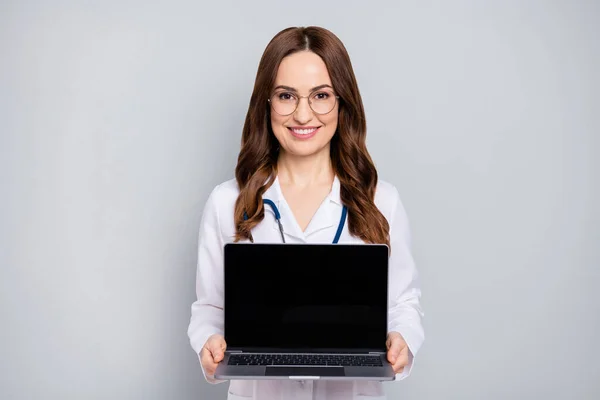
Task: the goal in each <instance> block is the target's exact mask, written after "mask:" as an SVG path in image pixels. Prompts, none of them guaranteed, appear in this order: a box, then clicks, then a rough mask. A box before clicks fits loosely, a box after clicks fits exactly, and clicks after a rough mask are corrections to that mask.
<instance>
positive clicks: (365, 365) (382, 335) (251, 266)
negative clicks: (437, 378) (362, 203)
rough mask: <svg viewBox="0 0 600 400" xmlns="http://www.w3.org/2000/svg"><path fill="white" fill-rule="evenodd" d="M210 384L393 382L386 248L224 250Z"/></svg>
mask: <svg viewBox="0 0 600 400" xmlns="http://www.w3.org/2000/svg"><path fill="white" fill-rule="evenodd" d="M224 250H225V254H224V259H225V262H224V264H225V265H224V313H225V321H224V322H225V325H224V336H225V341H226V343H227V349H226V352H225V357H224V358H223V360H222V361H221V362H220V363H219V365H218V366H217V369H216V372H215V378H217V379H222V380H227V379H299V380H305V379H321V380H345V379H347V380H360V379H365V380H374V381H386V380H394V379H395V374H394V371H393V368H392V365H391V364H390V363H389V362H388V361H387V359H386V354H387V349H386V344H385V342H386V336H387V309H388V308H387V306H388V247H387V246H386V245H378V244H284V243H282V244H258V243H229V244H226V245H225V249H224Z"/></svg>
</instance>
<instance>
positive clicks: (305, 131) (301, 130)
mask: <svg viewBox="0 0 600 400" xmlns="http://www.w3.org/2000/svg"><path fill="white" fill-rule="evenodd" d="M288 129H289V130H290V131H292V133H294V134H295V135H310V134H312V133H315V132H316V131H317V130H318V129H319V127H318V126H316V127H309V128H290V127H288Z"/></svg>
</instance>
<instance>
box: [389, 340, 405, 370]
mask: <svg viewBox="0 0 600 400" xmlns="http://www.w3.org/2000/svg"><path fill="white" fill-rule="evenodd" d="M401 347H402V340H400V338H399V337H393V338H392V339H391V343H390V345H389V348H388V361H389V362H391V363H392V364H394V363H395V362H396V360H397V359H398V356H399V355H400V351H401V350H402V348H401Z"/></svg>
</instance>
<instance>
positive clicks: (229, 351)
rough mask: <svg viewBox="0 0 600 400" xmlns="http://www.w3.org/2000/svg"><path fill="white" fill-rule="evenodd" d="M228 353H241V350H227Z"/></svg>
mask: <svg viewBox="0 0 600 400" xmlns="http://www.w3.org/2000/svg"><path fill="white" fill-rule="evenodd" d="M227 352H228V353H242V350H227Z"/></svg>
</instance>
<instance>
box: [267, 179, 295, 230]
mask: <svg viewBox="0 0 600 400" xmlns="http://www.w3.org/2000/svg"><path fill="white" fill-rule="evenodd" d="M263 199H269V200H271V201H273V203H275V205H276V206H277V208H278V209H279V215H280V217H281V224H282V225H283V232H284V233H285V235H286V236H292V237H294V238H296V239H300V240H302V241H304V238H305V237H304V233H303V232H302V230H301V229H300V226H299V225H298V222H296V218H295V217H294V214H293V213H292V210H291V209H290V208H289V207H288V205H287V203H286V201H285V198H284V197H283V192H282V191H281V186H280V185H279V177H276V178H275V181H274V182H273V184H272V185H271V187H270V188H268V189H267V190H266V191H265V193H264V194H263ZM267 215H268V216H269V218H270V221H269V222H267V223H270V224H271V225H272V228H273V229H274V230H275V231H276V232H274V235H277V240H281V236H280V233H279V224H278V223H277V220H276V219H275V212H274V211H273V210H272V209H271V207H269V206H268V205H265V218H267Z"/></svg>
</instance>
